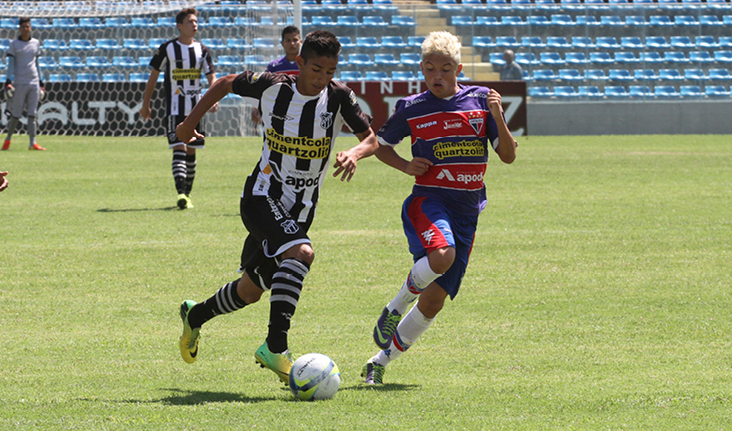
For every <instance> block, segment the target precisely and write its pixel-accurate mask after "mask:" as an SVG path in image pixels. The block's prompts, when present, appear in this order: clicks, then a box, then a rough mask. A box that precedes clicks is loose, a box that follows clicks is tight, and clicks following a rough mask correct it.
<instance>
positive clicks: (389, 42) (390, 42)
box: [381, 36, 407, 49]
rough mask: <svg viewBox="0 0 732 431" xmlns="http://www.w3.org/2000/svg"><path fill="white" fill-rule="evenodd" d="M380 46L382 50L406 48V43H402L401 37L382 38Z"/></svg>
mask: <svg viewBox="0 0 732 431" xmlns="http://www.w3.org/2000/svg"><path fill="white" fill-rule="evenodd" d="M381 46H383V47H384V48H398V49H401V48H406V47H407V43H406V42H404V38H402V37H401V36H382V37H381Z"/></svg>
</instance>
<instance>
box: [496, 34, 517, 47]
mask: <svg viewBox="0 0 732 431" xmlns="http://www.w3.org/2000/svg"><path fill="white" fill-rule="evenodd" d="M519 46H520V44H519V41H518V39H516V38H515V37H514V36H496V48H498V49H518V48H519Z"/></svg>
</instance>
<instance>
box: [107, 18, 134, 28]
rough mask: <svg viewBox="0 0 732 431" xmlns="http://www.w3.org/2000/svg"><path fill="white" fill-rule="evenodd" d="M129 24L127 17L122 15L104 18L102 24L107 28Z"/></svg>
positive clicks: (123, 26)
mask: <svg viewBox="0 0 732 431" xmlns="http://www.w3.org/2000/svg"><path fill="white" fill-rule="evenodd" d="M129 25H130V23H129V21H127V18H125V17H123V16H111V17H107V18H104V26H105V27H107V28H125V27H128V26H129Z"/></svg>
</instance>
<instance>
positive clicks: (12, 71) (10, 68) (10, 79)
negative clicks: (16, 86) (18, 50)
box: [5, 54, 15, 92]
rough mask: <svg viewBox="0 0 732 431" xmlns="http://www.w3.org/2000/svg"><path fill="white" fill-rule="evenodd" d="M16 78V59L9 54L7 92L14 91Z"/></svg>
mask: <svg viewBox="0 0 732 431" xmlns="http://www.w3.org/2000/svg"><path fill="white" fill-rule="evenodd" d="M14 77H15V57H14V56H13V55H10V54H8V73H7V78H6V80H5V90H6V92H7V90H12V89H13V78H14Z"/></svg>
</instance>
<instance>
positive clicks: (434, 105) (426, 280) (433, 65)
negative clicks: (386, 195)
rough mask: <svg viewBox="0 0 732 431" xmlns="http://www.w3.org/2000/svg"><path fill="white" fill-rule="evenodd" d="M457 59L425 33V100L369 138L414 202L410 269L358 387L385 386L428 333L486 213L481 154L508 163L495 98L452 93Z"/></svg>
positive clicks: (436, 35)
mask: <svg viewBox="0 0 732 431" xmlns="http://www.w3.org/2000/svg"><path fill="white" fill-rule="evenodd" d="M460 50H461V45H460V42H459V41H458V39H457V38H456V37H455V36H453V35H452V34H450V33H448V32H444V31H440V32H432V33H430V35H429V36H428V37H427V39H425V41H424V43H423V44H422V63H421V68H422V73H423V74H424V77H425V78H424V79H425V83H426V84H427V88H428V90H427V91H425V92H424V93H420V94H417V95H413V96H409V97H405V98H403V99H401V100H399V101H398V102H397V104H396V107H395V108H394V112H393V113H392V115H391V117H390V118H389V120H387V122H386V123H385V124H384V126H383V127H382V128H381V130H379V131H378V132H377V138H378V140H379V144H380V146H379V149H378V150H377V151H376V156H377V157H378V159H379V160H381V161H382V162H384V163H386V164H387V165H389V166H392V167H394V168H396V169H398V170H400V171H402V172H404V173H406V174H408V175H413V176H414V177H415V185H414V187H413V189H412V194H411V195H410V196H408V197H407V199H406V200H405V201H404V205H403V207H402V222H403V226H404V233H405V234H406V236H407V240H408V243H409V251H410V252H411V253H412V256H413V258H414V262H415V263H414V266H412V268H411V270H410V272H409V275H408V277H407V279H406V281H405V282H404V285H403V286H402V287H401V290H399V293H398V294H397V295H396V297H395V298H394V299H393V300H392V301H391V302H389V304H388V305H387V306H386V307H384V309H383V311H382V314H381V317H379V319H378V321H377V323H376V327H375V328H374V341H375V342H376V344H377V345H378V346H379V347H380V348H381V349H383V350H381V351H380V352H379V353H377V354H376V356H374V357H373V358H371V359H370V360H369V361H368V362H367V363H366V365H365V366H364V367H363V371H362V377H365V378H366V383H369V384H381V383H383V376H384V372H385V370H386V366H387V365H388V364H389V363H390V362H391V361H393V360H395V359H397V358H398V357H399V356H401V354H402V353H404V352H405V351H406V350H407V349H408V348H409V347H410V346H411V345H412V344H413V343H414V342H416V341H417V339H418V338H419V337H420V336H421V335H422V334H423V333H424V332H425V331H426V330H427V328H429V326H430V324H432V321H433V320H434V318H435V316H436V315H437V313H439V312H440V310H441V309H442V307H443V305H444V303H445V299H446V298H447V296H448V295H450V298H452V299H454V298H455V295H457V293H458V289H459V288H460V282H461V281H462V278H463V275H464V274H465V268H466V267H467V265H468V258H469V257H470V251H471V249H472V246H473V240H474V238H475V231H476V228H477V224H478V215H479V214H480V212H481V211H482V210H483V208H485V205H486V191H485V184H484V182H483V175H484V173H485V170H486V165H487V162H488V144H489V143H490V145H491V146H492V147H493V149H494V150H495V152H496V153H497V154H498V157H499V158H500V159H501V161H503V162H504V163H512V162H513V161H514V159H515V158H516V142H515V141H514V139H513V137H512V136H511V132H510V131H509V130H508V126H507V125H506V122H505V119H504V118H503V108H502V107H501V95H500V94H498V92H496V91H495V90H492V89H489V88H486V87H478V86H464V85H461V84H459V83H458V80H457V77H458V75H460V72H461V70H462V64H460ZM407 136H411V144H412V156H413V158H412V160H411V161H408V160H405V159H403V158H402V157H401V156H399V155H398V154H397V153H396V151H395V150H394V146H395V145H397V144H399V143H400V142H401V141H402V139H404V138H406V137H407ZM417 298H419V301H417V303H416V304H415V305H414V306H413V307H412V308H411V310H409V312H408V313H406V312H407V308H408V307H409V306H410V304H411V303H412V302H414V300H415V299H417ZM405 313H406V315H405V316H404V318H403V319H402V316H403V315H404V314H405Z"/></svg>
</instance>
